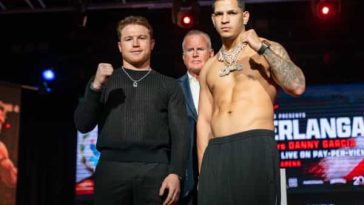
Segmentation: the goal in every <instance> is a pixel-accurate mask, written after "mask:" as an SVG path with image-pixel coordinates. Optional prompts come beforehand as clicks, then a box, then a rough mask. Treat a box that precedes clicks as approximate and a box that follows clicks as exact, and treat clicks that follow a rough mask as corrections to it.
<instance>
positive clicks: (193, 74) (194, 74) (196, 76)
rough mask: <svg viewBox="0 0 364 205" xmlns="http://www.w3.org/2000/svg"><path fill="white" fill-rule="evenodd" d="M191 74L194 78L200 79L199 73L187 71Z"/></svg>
mask: <svg viewBox="0 0 364 205" xmlns="http://www.w3.org/2000/svg"><path fill="white" fill-rule="evenodd" d="M187 72H188V73H189V74H190V75H192V76H193V77H194V78H196V79H197V80H198V76H199V75H198V73H194V72H192V71H187Z"/></svg>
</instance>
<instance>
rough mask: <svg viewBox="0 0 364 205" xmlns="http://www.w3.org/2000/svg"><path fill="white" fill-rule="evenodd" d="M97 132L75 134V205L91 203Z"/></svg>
mask: <svg viewBox="0 0 364 205" xmlns="http://www.w3.org/2000/svg"><path fill="white" fill-rule="evenodd" d="M97 130H98V129H97V127H95V128H94V129H93V130H92V131H91V132H88V133H84V134H82V133H81V132H77V164H76V169H77V170H76V204H92V203H93V194H94V184H95V182H94V173H95V167H96V165H97V162H98V160H99V156H100V153H99V152H98V151H97V150H96V141H97Z"/></svg>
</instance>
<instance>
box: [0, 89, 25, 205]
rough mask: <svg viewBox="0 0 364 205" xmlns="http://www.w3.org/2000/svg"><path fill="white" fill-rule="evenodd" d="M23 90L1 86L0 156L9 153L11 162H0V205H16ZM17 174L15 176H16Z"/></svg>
mask: <svg viewBox="0 0 364 205" xmlns="http://www.w3.org/2000/svg"><path fill="white" fill-rule="evenodd" d="M20 95H21V88H20V86H17V85H9V84H5V83H1V84H0V107H1V110H0V114H1V118H2V119H3V120H2V121H3V122H1V129H0V143H2V144H1V147H0V152H2V153H0V154H4V153H8V156H9V159H10V163H11V164H12V165H13V166H14V167H12V166H11V165H9V162H4V161H1V162H0V205H15V204H16V202H15V200H16V181H17V174H16V171H15V172H14V170H17V163H18V141H19V140H18V139H19V114H20ZM14 173H15V174H14Z"/></svg>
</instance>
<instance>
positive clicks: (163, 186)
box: [159, 183, 166, 196]
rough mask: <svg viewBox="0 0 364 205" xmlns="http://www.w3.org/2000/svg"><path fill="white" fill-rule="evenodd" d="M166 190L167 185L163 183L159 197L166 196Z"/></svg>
mask: <svg viewBox="0 0 364 205" xmlns="http://www.w3.org/2000/svg"><path fill="white" fill-rule="evenodd" d="M165 189H166V184H165V183H163V184H162V186H161V188H160V189H159V196H162V195H163V194H164V190H165Z"/></svg>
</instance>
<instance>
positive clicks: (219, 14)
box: [214, 11, 222, 16]
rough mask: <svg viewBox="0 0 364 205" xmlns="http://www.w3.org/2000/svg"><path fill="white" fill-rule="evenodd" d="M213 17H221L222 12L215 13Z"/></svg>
mask: <svg viewBox="0 0 364 205" xmlns="http://www.w3.org/2000/svg"><path fill="white" fill-rule="evenodd" d="M214 16H222V12H221V11H215V13H214Z"/></svg>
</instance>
